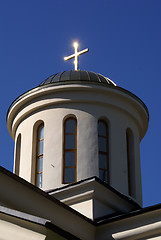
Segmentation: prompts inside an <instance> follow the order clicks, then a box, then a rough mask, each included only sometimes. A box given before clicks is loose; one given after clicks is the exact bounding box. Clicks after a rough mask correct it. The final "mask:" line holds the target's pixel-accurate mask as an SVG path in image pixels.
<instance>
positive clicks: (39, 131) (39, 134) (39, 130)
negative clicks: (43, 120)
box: [38, 125, 44, 139]
mask: <svg viewBox="0 0 161 240" xmlns="http://www.w3.org/2000/svg"><path fill="white" fill-rule="evenodd" d="M42 138H44V126H43V125H40V127H39V128H38V139H42Z"/></svg>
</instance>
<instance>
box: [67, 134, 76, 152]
mask: <svg viewBox="0 0 161 240" xmlns="http://www.w3.org/2000/svg"><path fill="white" fill-rule="evenodd" d="M65 148H66V149H75V135H66V138H65Z"/></svg>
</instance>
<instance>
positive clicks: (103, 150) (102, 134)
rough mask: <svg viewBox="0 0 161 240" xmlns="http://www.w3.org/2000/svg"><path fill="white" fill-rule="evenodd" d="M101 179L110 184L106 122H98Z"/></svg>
mask: <svg viewBox="0 0 161 240" xmlns="http://www.w3.org/2000/svg"><path fill="white" fill-rule="evenodd" d="M98 151H99V178H100V179H101V180H102V181H104V182H106V183H109V156H108V128H107V123H106V122H105V121H104V120H99V121H98Z"/></svg>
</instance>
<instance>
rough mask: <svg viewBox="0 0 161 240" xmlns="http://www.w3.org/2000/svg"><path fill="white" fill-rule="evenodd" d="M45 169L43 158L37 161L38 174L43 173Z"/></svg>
mask: <svg viewBox="0 0 161 240" xmlns="http://www.w3.org/2000/svg"><path fill="white" fill-rule="evenodd" d="M42 169H43V157H41V158H38V159H37V173H39V172H42Z"/></svg>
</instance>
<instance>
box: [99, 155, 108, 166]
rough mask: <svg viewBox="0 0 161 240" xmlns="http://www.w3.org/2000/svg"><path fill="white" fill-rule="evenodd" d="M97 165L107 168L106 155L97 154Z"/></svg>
mask: <svg viewBox="0 0 161 240" xmlns="http://www.w3.org/2000/svg"><path fill="white" fill-rule="evenodd" d="M99 167H100V168H103V169H105V170H107V155H106V154H101V153H100V154H99Z"/></svg>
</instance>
